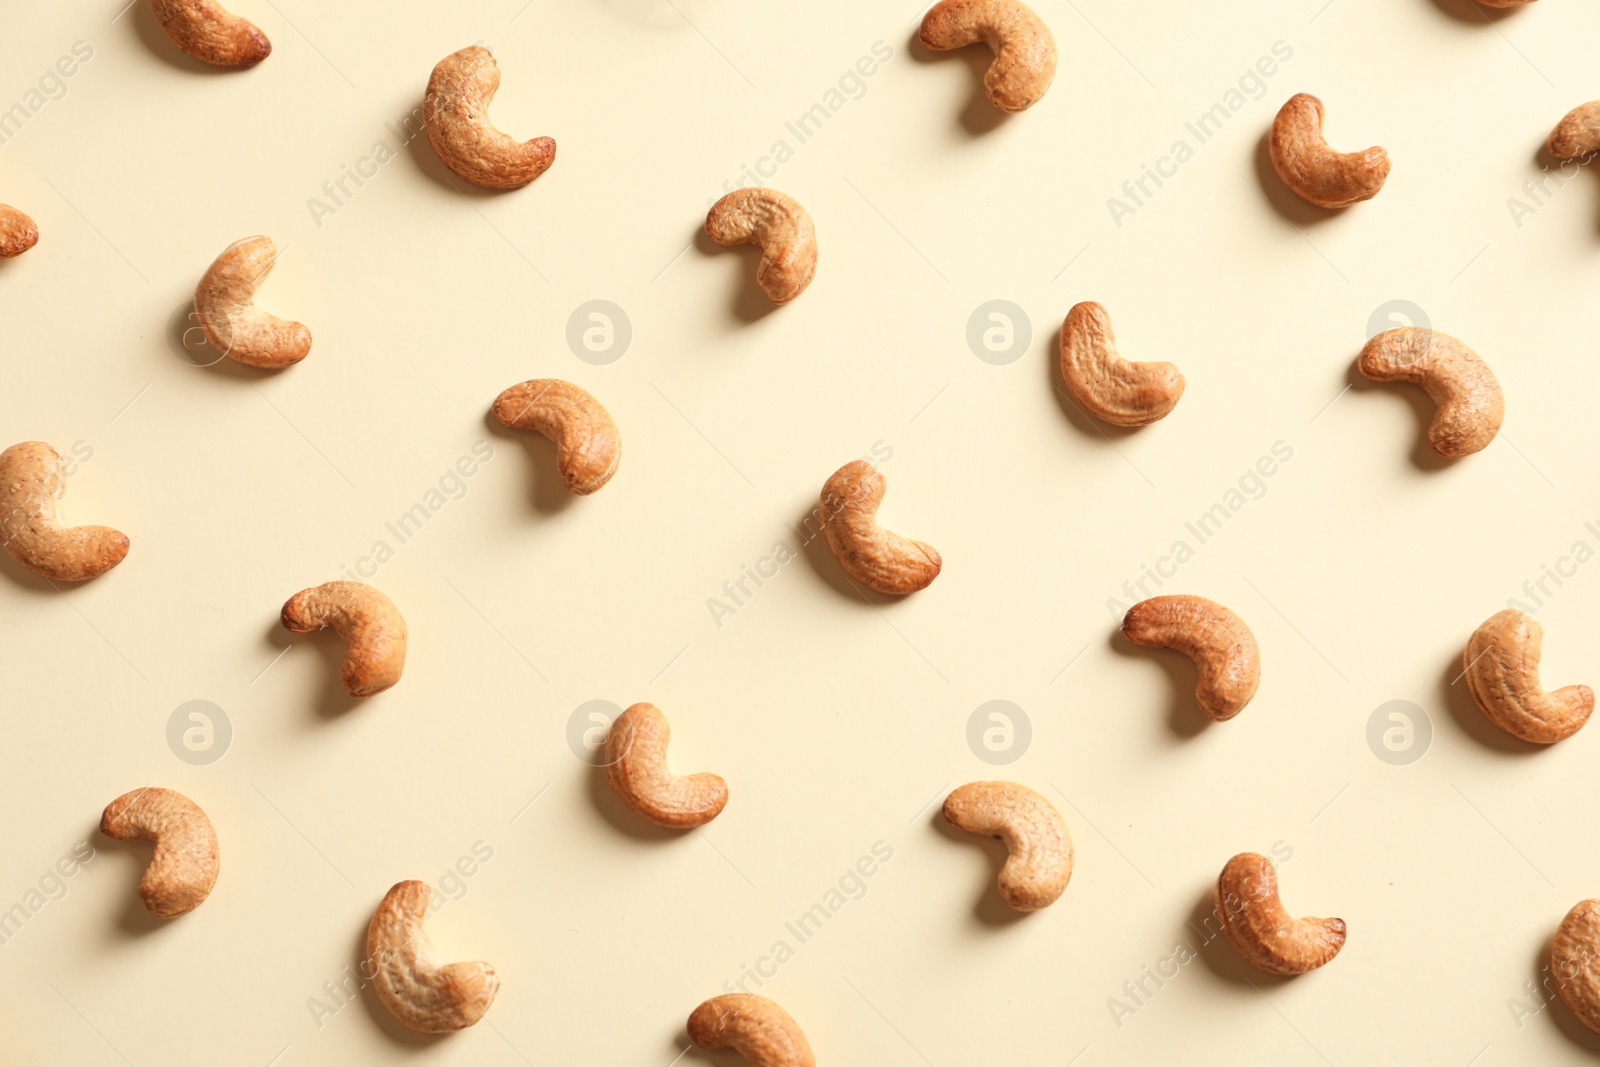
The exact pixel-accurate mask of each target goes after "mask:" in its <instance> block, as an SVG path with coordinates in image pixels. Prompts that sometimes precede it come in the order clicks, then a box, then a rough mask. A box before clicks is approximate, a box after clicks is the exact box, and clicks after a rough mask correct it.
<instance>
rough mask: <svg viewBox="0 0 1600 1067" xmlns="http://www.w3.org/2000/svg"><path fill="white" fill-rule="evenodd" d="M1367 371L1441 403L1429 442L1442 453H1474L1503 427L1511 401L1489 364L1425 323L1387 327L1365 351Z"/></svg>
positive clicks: (1451, 455)
mask: <svg viewBox="0 0 1600 1067" xmlns="http://www.w3.org/2000/svg"><path fill="white" fill-rule="evenodd" d="M1356 367H1357V369H1359V370H1360V371H1361V373H1362V374H1363V375H1364V376H1365V377H1368V378H1371V379H1372V380H1373V381H1375V382H1397V381H1398V382H1411V383H1413V384H1415V385H1420V386H1422V388H1423V391H1424V392H1426V393H1427V394H1428V396H1429V397H1431V398H1432V399H1433V402H1434V403H1435V404H1437V405H1438V406H1439V410H1438V411H1437V412H1435V413H1434V416H1433V422H1432V423H1430V424H1429V425H1428V442H1429V443H1430V444H1431V445H1433V448H1434V451H1436V452H1438V453H1439V454H1440V455H1441V456H1447V457H1449V458H1452V459H1454V458H1456V457H1459V456H1469V455H1471V454H1472V453H1474V452H1477V451H1478V450H1480V449H1482V448H1483V447H1485V446H1486V445H1488V443H1489V442H1490V441H1493V440H1494V435H1495V434H1496V433H1498V432H1499V431H1500V423H1501V422H1502V421H1503V420H1504V419H1505V417H1506V400H1505V396H1504V395H1503V394H1502V393H1501V392H1500V383H1499V382H1498V381H1496V380H1495V377H1494V372H1493V371H1491V370H1490V369H1489V365H1488V364H1487V363H1485V362H1484V361H1483V360H1481V359H1479V358H1478V355H1477V353H1475V352H1473V351H1472V349H1470V348H1468V347H1467V346H1466V345H1464V344H1462V343H1461V342H1460V341H1457V340H1456V339H1455V338H1454V337H1451V336H1450V335H1449V334H1444V333H1439V332H1437V331H1434V330H1426V329H1423V328H1422V327H1420V326H1401V327H1398V328H1396V329H1393V330H1385V331H1383V332H1382V333H1380V334H1378V335H1377V336H1376V337H1374V338H1373V339H1372V340H1370V341H1368V342H1367V344H1366V347H1365V348H1363V349H1362V350H1361V356H1360V358H1359V359H1358V360H1357V361H1356Z"/></svg>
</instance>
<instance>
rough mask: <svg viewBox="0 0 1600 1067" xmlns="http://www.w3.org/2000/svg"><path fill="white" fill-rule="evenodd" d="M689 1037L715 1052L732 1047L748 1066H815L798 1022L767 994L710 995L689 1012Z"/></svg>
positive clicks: (815, 1060)
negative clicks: (764, 995) (767, 996)
mask: <svg viewBox="0 0 1600 1067" xmlns="http://www.w3.org/2000/svg"><path fill="white" fill-rule="evenodd" d="M689 1040H691V1041H693V1042H694V1043H695V1044H696V1045H699V1046H700V1047H701V1048H703V1049H707V1050H709V1051H711V1052H717V1051H720V1050H722V1049H729V1048H731V1049H733V1050H734V1051H736V1052H738V1053H739V1055H741V1056H743V1057H744V1058H745V1060H746V1061H747V1062H748V1063H749V1064H750V1067H817V1058H816V1057H815V1056H813V1055H812V1054H811V1045H810V1043H809V1042H807V1041H806V1035H805V1034H804V1033H803V1032H801V1030H800V1024H799V1023H797V1022H795V1021H794V1019H792V1018H790V1016H789V1013H788V1012H786V1011H784V1010H783V1009H782V1008H780V1007H778V1005H777V1004H776V1003H774V1002H773V1001H770V1000H768V999H767V998H766V997H762V996H757V995H756V994H754V993H729V994H727V995H725V996H720V997H712V998H711V999H710V1000H708V1001H706V1002H705V1003H703V1004H701V1005H700V1006H699V1007H698V1008H696V1009H695V1010H694V1013H693V1014H691V1015H690V1016H689Z"/></svg>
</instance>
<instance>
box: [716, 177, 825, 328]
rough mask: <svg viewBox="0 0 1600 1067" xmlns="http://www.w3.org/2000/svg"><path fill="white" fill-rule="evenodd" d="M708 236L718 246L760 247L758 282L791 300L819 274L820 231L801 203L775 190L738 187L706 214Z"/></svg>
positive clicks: (781, 299) (776, 299)
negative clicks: (818, 233)
mask: <svg viewBox="0 0 1600 1067" xmlns="http://www.w3.org/2000/svg"><path fill="white" fill-rule="evenodd" d="M706 235H707V236H708V237H710V238H711V239H712V240H713V241H715V242H717V244H719V245H729V246H733V245H758V246H760V248H761V262H760V263H759V264H757V266H756V284H758V285H760V286H761V291H762V292H764V293H766V294H767V299H768V300H771V301H772V302H773V303H774V304H787V303H788V302H789V301H791V300H793V299H794V298H795V297H797V296H799V295H800V294H801V293H803V292H805V290H806V286H808V285H810V284H811V279H812V278H813V277H815V276H816V273H817V231H816V229H815V228H814V227H813V226H812V225H811V216H810V215H808V214H807V213H806V209H805V208H803V207H801V206H800V201H798V200H796V199H795V198H794V197H792V196H789V195H788V194H786V193H780V192H778V191H777V190H776V189H738V190H735V191H734V192H731V193H729V194H728V195H727V196H725V197H723V198H722V199H721V200H718V201H717V202H716V203H715V204H712V205H711V210H710V211H708V212H706Z"/></svg>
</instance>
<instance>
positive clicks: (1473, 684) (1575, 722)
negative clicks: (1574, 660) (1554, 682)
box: [1461, 608, 1594, 745]
mask: <svg viewBox="0 0 1600 1067" xmlns="http://www.w3.org/2000/svg"><path fill="white" fill-rule="evenodd" d="M1543 645H1544V627H1542V626H1540V625H1539V624H1538V622H1536V621H1535V620H1534V619H1533V617H1532V616H1530V615H1526V614H1524V613H1523V612H1520V611H1518V610H1517V609H1515V608H1507V609H1506V610H1504V611H1500V612H1496V613H1495V614H1493V615H1491V616H1490V617H1489V619H1488V621H1487V622H1485V623H1484V624H1483V625H1482V626H1480V627H1478V628H1477V630H1475V631H1474V632H1473V634H1472V637H1471V639H1470V640H1468V641H1467V650H1466V651H1465V652H1464V653H1462V655H1461V662H1462V663H1463V664H1464V665H1465V667H1464V669H1463V670H1462V674H1463V675H1465V676H1466V679H1467V688H1468V689H1469V690H1470V691H1471V692H1472V699H1473V700H1474V701H1475V702H1476V703H1477V705H1478V707H1479V708H1480V709H1482V711H1483V714H1484V716H1485V717H1486V718H1488V720H1489V721H1490V722H1492V723H1494V724H1495V725H1496V726H1498V727H1500V729H1502V730H1504V731H1505V732H1506V733H1508V734H1510V735H1511V736H1512V737H1519V738H1521V739H1522V740H1524V741H1529V742H1532V743H1533V744H1536V745H1551V744H1554V743H1555V742H1557V741H1563V740H1565V739H1566V738H1569V737H1571V736H1572V735H1573V734H1575V733H1577V732H1578V731H1579V730H1580V729H1581V728H1582V727H1583V724H1584V723H1586V722H1588V721H1589V715H1590V714H1591V713H1592V712H1593V711H1594V690H1593V689H1590V688H1589V687H1588V686H1586V685H1569V686H1565V687H1563V688H1561V689H1557V690H1555V691H1554V692H1550V693H1547V692H1545V690H1544V688H1543V687H1542V686H1541V685H1540V684H1539V653H1540V650H1541V648H1542V646H1543Z"/></svg>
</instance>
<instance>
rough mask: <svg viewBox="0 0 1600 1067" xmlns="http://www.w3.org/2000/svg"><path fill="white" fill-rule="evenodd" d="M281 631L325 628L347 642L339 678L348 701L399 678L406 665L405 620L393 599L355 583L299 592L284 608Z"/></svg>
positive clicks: (306, 632) (337, 584)
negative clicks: (348, 696) (328, 628)
mask: <svg viewBox="0 0 1600 1067" xmlns="http://www.w3.org/2000/svg"><path fill="white" fill-rule="evenodd" d="M282 618H283V628H284V629H285V630H288V631H289V632H291V633H297V634H310V633H316V632H317V631H318V630H321V629H323V628H325V627H329V626H331V627H333V631H334V632H335V633H337V634H338V635H339V636H340V637H342V638H344V639H345V640H346V641H347V642H349V647H348V648H347V649H346V650H345V655H344V663H343V664H341V665H340V668H339V678H340V680H341V681H343V682H344V687H345V690H346V691H347V692H348V693H349V694H350V695H351V696H353V697H370V696H376V695H377V694H379V693H381V692H383V691H384V690H385V689H388V688H389V687H390V686H392V685H394V684H395V683H396V682H398V681H399V680H400V672H401V670H403V669H404V668H405V665H406V620H405V619H404V618H402V617H401V615H400V609H399V608H397V607H395V606H394V601H392V600H390V599H389V598H388V597H386V596H384V595H383V594H382V593H380V592H378V591H377V590H376V589H374V588H372V586H370V585H362V584H361V583H360V582H328V583H326V584H325V585H319V586H315V587H313V588H311V589H303V590H301V591H300V592H298V593H296V594H295V595H294V596H292V597H290V598H289V600H288V602H287V603H285V604H284V605H283V615H282Z"/></svg>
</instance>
